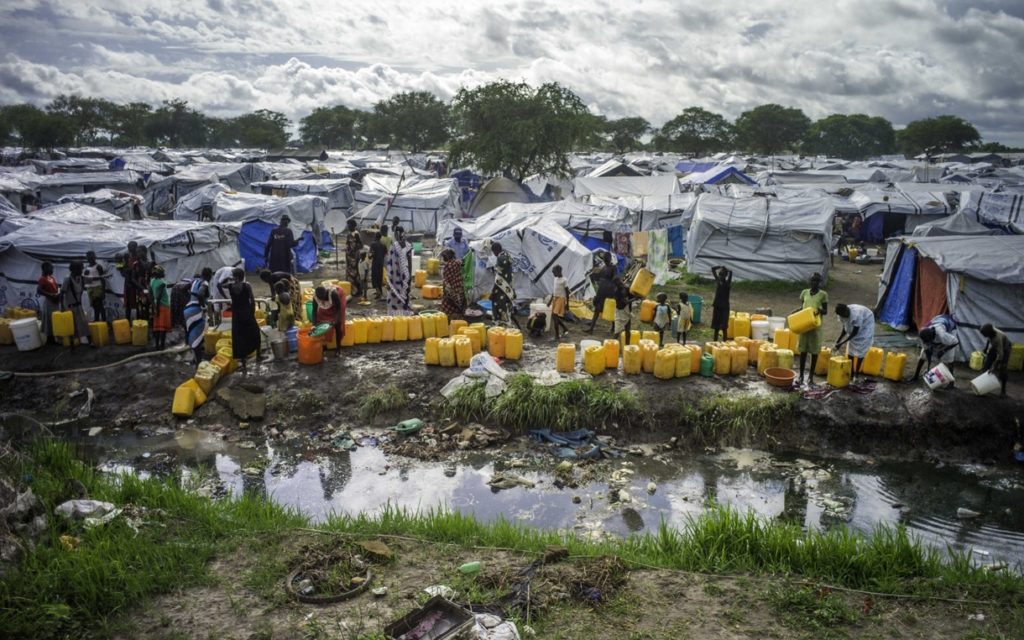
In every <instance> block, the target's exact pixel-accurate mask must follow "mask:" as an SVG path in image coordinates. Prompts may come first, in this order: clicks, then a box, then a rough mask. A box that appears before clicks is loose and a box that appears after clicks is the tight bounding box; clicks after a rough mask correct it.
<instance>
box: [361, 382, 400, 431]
mask: <svg viewBox="0 0 1024 640" xmlns="http://www.w3.org/2000/svg"><path fill="white" fill-rule="evenodd" d="M408 402H409V400H408V399H407V398H406V395H405V394H404V393H402V390H401V389H399V388H398V387H396V386H395V385H393V384H392V385H388V386H387V387H384V388H383V389H379V390H377V391H374V392H373V393H371V394H369V395H368V396H366V397H365V398H363V400H362V402H360V403H359V418H360V419H361V420H364V421H366V422H371V421H372V420H373V419H374V418H376V417H377V416H379V415H381V414H385V413H390V412H391V411H395V410H396V409H401V408H403V407H405V405H406V404H408Z"/></svg>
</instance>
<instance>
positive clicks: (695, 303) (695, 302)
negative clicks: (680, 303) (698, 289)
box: [687, 294, 704, 324]
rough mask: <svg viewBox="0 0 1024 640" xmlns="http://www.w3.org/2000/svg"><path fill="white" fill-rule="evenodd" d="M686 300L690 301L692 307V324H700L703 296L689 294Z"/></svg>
mask: <svg viewBox="0 0 1024 640" xmlns="http://www.w3.org/2000/svg"><path fill="white" fill-rule="evenodd" d="M687 300H688V301H689V303H690V307H692V308H693V318H691V321H692V322H693V324H700V310H701V307H703V306H704V298H702V297H700V296H695V295H693V294H690V295H689V296H688V297H687Z"/></svg>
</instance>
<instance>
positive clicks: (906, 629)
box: [118, 531, 1020, 640]
mask: <svg viewBox="0 0 1024 640" xmlns="http://www.w3.org/2000/svg"><path fill="white" fill-rule="evenodd" d="M381 540H382V541H383V542H384V543H385V544H387V545H388V546H389V548H390V550H391V551H393V552H394V555H395V559H394V561H392V562H390V563H385V564H379V565H375V566H373V568H372V573H373V575H374V577H373V579H372V583H371V586H372V587H375V588H376V587H381V586H383V587H386V588H387V594H386V595H384V596H380V597H375V596H373V595H371V594H370V593H367V592H364V593H363V594H361V595H359V596H357V597H355V598H353V599H351V600H347V601H343V602H340V603H336V604H327V605H311V604H303V603H300V602H297V601H295V600H294V599H293V598H291V597H290V596H289V595H288V594H287V593H286V592H285V589H284V584H285V579H286V577H287V575H288V573H289V572H290V570H291V568H292V567H294V566H297V563H298V562H300V561H301V559H302V558H303V557H304V554H303V551H302V550H303V549H304V548H306V546H307V545H311V544H313V545H328V546H332V547H334V546H337V545H341V544H346V543H349V542H351V539H349V538H341V537H337V536H331V535H323V534H320V535H315V534H311V533H306V532H302V531H296V532H284V533H276V534H269V535H268V536H267V537H265V538H263V539H256V540H252V541H251V542H250V543H247V544H246V546H245V548H244V549H242V550H240V551H239V552H238V553H235V554H233V555H230V556H226V557H222V558H220V559H218V560H217V561H216V562H215V563H214V564H213V565H212V573H213V579H212V580H211V583H210V584H209V585H208V586H203V587H197V588H192V589H187V590H183V591H181V592H179V593H174V594H169V595H167V596H163V597H159V598H156V599H155V600H153V601H152V602H151V603H149V604H148V605H147V606H146V607H145V608H144V609H142V610H140V611H138V612H135V613H133V614H132V615H131V616H129V617H128V618H127V619H126V620H124V622H123V630H122V631H121V633H120V635H119V636H118V637H121V638H126V639H127V638H134V637H147V638H155V639H166V640H170V639H183V638H238V639H253V640H254V639H269V638H344V639H346V640H353V639H357V638H376V637H383V636H380V635H375V634H380V633H381V632H382V630H383V628H384V627H385V625H387V624H389V623H391V622H393V621H395V620H397V619H399V618H401V617H402V616H403V615H405V614H407V613H409V612H410V611H412V610H413V609H414V608H416V607H417V606H419V605H421V604H422V603H423V602H424V601H425V600H426V599H427V598H428V596H427V595H426V594H425V593H424V592H423V589H424V588H426V587H428V586H432V585H444V586H448V587H451V588H452V589H454V590H455V591H456V592H457V593H456V595H455V596H454V600H455V601H456V602H459V603H460V604H473V605H488V604H494V603H495V602H502V601H501V597H502V596H505V595H507V594H509V593H510V589H511V586H512V585H513V584H514V583H515V582H516V581H517V580H519V578H518V577H517V576H516V574H517V572H518V571H519V570H521V569H522V568H524V567H526V566H527V565H529V564H530V563H531V562H533V561H534V560H535V559H536V557H535V556H529V555H521V554H517V553H513V552H508V551H502V550H492V549H477V550H468V549H463V548H459V547H454V546H448V545H443V544H437V543H427V542H421V541H416V540H411V539H396V538H382V539H381ZM469 561H480V562H481V564H482V567H483V568H482V570H481V573H480V574H479V575H478V576H474V577H466V576H463V575H460V573H459V572H458V570H457V567H459V566H460V565H461V564H463V563H465V562H469ZM594 562H595V561H594V560H593V559H580V558H573V559H564V560H560V561H557V562H553V563H550V564H546V565H544V566H543V567H542V568H541V569H540V570H539V572H538V574H537V577H535V578H534V579H533V580H532V581H531V583H530V591H529V603H530V606H529V608H528V609H527V608H526V607H525V606H524V604H523V602H524V600H522V599H521V600H520V601H519V606H515V605H507V604H506V606H505V607H503V610H504V612H505V613H506V614H507V615H509V616H510V617H511V618H512V619H513V620H515V621H516V623H517V624H518V625H519V631H520V633H521V634H523V637H524V638H529V637H537V638H560V639H565V640H569V639H581V640H582V639H587V640H589V639H592V638H602V639H609V640H627V639H628V640H641V639H648V640H654V639H664V640H678V639H682V638H719V639H723V640H724V639H729V638H808V639H810V638H814V639H819V638H922V639H923V638H982V637H993V638H995V637H1014V636H1013V633H1014V631H1013V629H1014V628H1015V627H1016V626H1017V625H1019V624H1020V619H1019V612H1016V613H1015V612H1012V611H1008V610H1006V608H1005V607H998V606H988V605H984V604H951V603H949V602H943V601H939V600H934V601H933V600H927V599H920V600H919V599H886V598H879V597H877V596H873V595H870V594H866V593H860V592H855V591H842V590H834V589H831V588H829V587H827V586H825V585H820V584H812V583H802V582H799V581H792V580H787V579H784V578H775V577H769V576H742V575H740V576H714V575H707V574H699V573H688V572H681V571H667V570H653V569H645V568H642V567H632V568H629V570H627V571H624V572H622V573H621V574H615V576H614V577H615V578H617V579H609V578H607V577H606V574H604V573H602V572H600V571H595V570H594V568H595V567H597V566H598V565H595V564H594ZM597 562H602V561H597ZM611 562H612V563H614V561H611ZM616 583H618V584H617V586H616ZM593 584H599V586H600V588H599V589H598V591H599V593H596V592H594V591H588V589H589V588H591V587H592V585H593ZM601 589H603V590H601ZM527 627H528V628H529V629H530V630H532V631H533V634H532V635H531V634H530V632H529V631H528V630H527ZM1018 630H1019V628H1018ZM1001 634H1007V635H1005V636H1004V635H1001Z"/></svg>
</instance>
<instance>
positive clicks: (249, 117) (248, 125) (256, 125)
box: [231, 109, 292, 149]
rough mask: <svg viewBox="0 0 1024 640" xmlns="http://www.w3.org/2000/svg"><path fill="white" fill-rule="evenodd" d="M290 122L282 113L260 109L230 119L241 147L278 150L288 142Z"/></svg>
mask: <svg viewBox="0 0 1024 640" xmlns="http://www.w3.org/2000/svg"><path fill="white" fill-rule="evenodd" d="M291 124H292V123H291V121H289V120H288V118H287V117H285V115H284V114H283V113H279V112H277V111H270V110H269V109H260V110H258V111H253V112H252V113H247V114H245V115H242V116H238V117H237V118H234V119H232V121H231V126H232V127H233V128H234V132H235V136H236V138H237V140H238V144H239V145H240V146H243V147H257V148H260V149H280V148H281V147H283V146H284V145H285V143H286V142H288V127H290V126H291Z"/></svg>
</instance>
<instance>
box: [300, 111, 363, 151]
mask: <svg viewBox="0 0 1024 640" xmlns="http://www.w3.org/2000/svg"><path fill="white" fill-rule="evenodd" d="M362 113H365V112H357V111H355V110H354V109H349V108H348V107H346V106H345V105H341V104H339V105H335V106H333V107H317V108H316V109H313V112H312V113H310V114H309V115H308V116H306V117H305V118H303V119H302V120H300V121H299V136H300V137H301V138H302V144H304V145H308V146H324V147H330V148H333V149H341V148H345V147H348V148H351V147H352V146H353V143H354V140H355V138H354V132H355V124H356V120H357V118H358V117H359V116H360V114H362Z"/></svg>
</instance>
